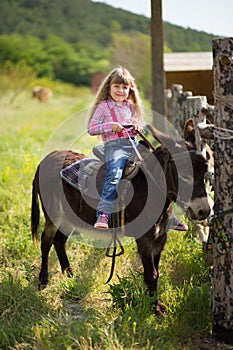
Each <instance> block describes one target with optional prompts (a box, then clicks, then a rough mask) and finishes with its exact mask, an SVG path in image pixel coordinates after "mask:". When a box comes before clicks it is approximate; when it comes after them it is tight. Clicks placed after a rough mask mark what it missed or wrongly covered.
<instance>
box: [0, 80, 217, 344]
mask: <svg viewBox="0 0 233 350" xmlns="http://www.w3.org/2000/svg"><path fill="white" fill-rule="evenodd" d="M34 83H35V84H34V85H43V82H42V83H41V82H38V81H37V82H34ZM46 83H47V85H48V84H50V85H49V86H50V87H51V88H52V89H53V91H54V96H53V98H52V99H51V101H50V102H49V103H47V104H46V105H41V104H40V103H39V102H38V101H36V100H32V99H31V97H30V89H29V88H28V90H25V91H22V93H21V94H20V95H19V96H18V97H17V98H16V99H15V101H14V103H13V104H9V103H8V102H9V100H10V98H11V96H12V94H13V91H12V90H11V89H10V87H9V88H8V89H6V91H5V92H4V93H2V94H1V106H0V115H1V117H0V118H1V125H0V137H1V138H0V156H1V163H0V186H1V202H0V250H1V251H0V253H1V254H0V261H1V272H0V349H11V350H12V349H36V350H39V349H48V350H51V349H56V350H59V349H67V350H71V349H83V350H91V349H96V350H97V349H98V350H99V349H113V350H114V349H115V350H120V349H145V350H151V349H159V350H179V349H186V350H188V349H190V350H193V349H194V348H195V349H198V348H199V341H200V337H201V336H207V337H208V335H209V333H210V329H211V319H210V305H209V304H210V281H209V274H210V270H209V267H208V266H207V265H206V264H205V261H204V258H203V253H202V249H201V245H200V244H199V243H198V242H197V241H196V240H195V239H194V238H192V235H191V233H190V232H188V234H185V235H184V234H183V233H181V232H175V231H171V232H170V233H169V237H168V242H167V245H166V248H165V250H164V251H163V254H162V259H161V265H160V274H161V276H160V279H159V288H158V296H159V299H160V300H161V301H163V302H164V303H165V304H166V306H167V312H166V313H165V316H164V317H163V318H159V317H156V316H155V315H154V314H153V312H152V300H151V298H150V297H149V296H148V293H147V291H146V288H145V285H144V283H143V275H142V267H141V263H140V260H139V257H138V256H137V251H136V246H135V243H134V241H132V240H128V241H126V242H125V250H126V251H125V254H124V255H123V256H121V257H119V258H117V263H116V269H115V274H114V278H113V280H112V282H111V283H110V285H106V284H105V282H106V279H107V277H108V275H109V272H110V259H109V258H106V257H105V251H104V249H103V248H102V249H100V248H98V249H97V248H94V247H92V246H91V245H86V244H84V243H83V242H81V243H80V242H79V241H78V239H76V238H75V237H74V238H72V239H71V240H70V242H69V243H68V254H69V258H70V261H71V264H72V266H73V267H74V272H75V274H74V277H72V278H67V277H66V276H63V275H62V274H61V272H60V267H59V264H58V261H57V258H56V255H55V253H54V250H53V249H52V251H51V254H50V265H49V273H50V285H49V287H48V288H47V289H45V290H43V291H38V288H37V285H38V273H39V268H40V249H39V247H34V246H33V245H32V241H31V236H30V204H31V183H32V179H33V176H34V173H35V170H36V167H37V164H38V163H39V161H40V160H41V158H42V157H43V155H44V153H45V152H46V151H47V150H48V149H49V148H51V147H53V145H56V141H57V142H58V141H59V143H58V145H60V144H61V145H67V144H68V145H71V146H72V147H74V148H75V149H76V150H81V151H85V152H87V153H88V152H89V151H90V148H91V145H92V142H93V141H92V140H93V139H90V138H88V137H86V136H82V137H80V138H79V139H78V141H76V140H75V136H76V135H82V133H83V131H84V122H83V118H84V115H85V112H84V111H86V110H87V109H88V108H89V106H90V103H91V102H92V99H93V96H92V95H91V92H90V91H89V89H87V88H74V87H71V86H67V85H64V84H60V83H54V82H49V81H46ZM6 86H7V85H6ZM71 116H76V117H75V119H74V121H73V120H72V118H70V117H71ZM70 120H71V123H70ZM69 123H70V124H69ZM73 126H75V127H74V128H72V127H73ZM62 127H65V131H66V132H65V133H64V134H62V135H60V134H59V132H60V130H61V128H62ZM73 139H74V140H75V142H74V141H73ZM60 142H61V143H60ZM194 344H195V347H194ZM200 348H201V347H200ZM210 348H211V347H210Z"/></svg>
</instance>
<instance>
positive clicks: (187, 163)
mask: <svg viewBox="0 0 233 350" xmlns="http://www.w3.org/2000/svg"><path fill="white" fill-rule="evenodd" d="M148 128H149V130H150V132H151V133H152V135H153V136H154V137H155V138H156V139H157V140H159V142H160V143H161V145H160V146H159V147H157V148H156V150H154V151H153V152H147V156H146V157H145V158H144V160H143V162H142V165H141V166H140V168H139V170H138V172H137V173H136V175H135V176H134V177H133V178H132V179H131V180H130V181H124V182H125V183H126V184H125V185H124V186H122V193H123V196H122V195H121V194H120V195H118V197H119V202H120V198H122V197H123V198H124V201H123V202H124V203H122V202H120V204H119V203H118V205H122V206H123V207H124V222H123V223H122V222H121V224H119V226H118V228H117V231H118V234H122V232H123V234H124V235H126V236H132V237H135V239H136V242H137V246H138V251H139V254H140V257H141V261H142V264H143V267H144V280H145V283H146V285H147V287H148V289H149V291H150V294H151V295H153V294H154V292H156V289H157V280H158V276H159V273H158V265H159V260H160V255H161V252H162V249H163V247H164V245H165V242H166V237H167V231H168V230H169V224H170V223H171V219H172V211H171V203H172V202H173V201H174V202H177V203H178V205H180V206H181V207H182V208H183V209H184V210H185V211H186V213H187V215H188V216H189V218H190V219H193V220H204V219H205V218H206V217H207V216H208V215H209V212H210V207H209V204H208V200H207V194H206V190H205V183H204V175H205V173H206V171H207V163H206V160H205V159H204V157H203V156H202V155H201V154H198V153H197V152H196V151H195V145H193V144H191V143H188V142H186V141H184V140H181V139H180V140H179V141H177V140H175V139H174V138H172V137H170V136H168V135H165V134H163V133H161V132H159V131H158V130H157V129H156V128H155V127H153V126H151V125H148ZM186 137H188V135H187V133H186ZM83 158H85V156H84V155H83V154H80V153H76V152H74V151H70V150H69V151H67V150H65V151H54V152H52V153H50V154H48V155H47V156H46V157H45V158H44V159H43V160H42V161H41V163H40V164H39V166H38V168H37V171H36V174H35V177H34V180H33V189H32V211H31V223H32V236H33V239H34V240H35V239H36V237H37V231H38V226H39V201H38V196H39V197H40V201H41V203H42V208H43V212H44V216H45V226H44V231H43V233H42V237H41V251H42V265H41V271H40V274H39V279H40V286H41V287H45V286H46V285H47V283H48V254H49V251H50V248H51V246H52V245H54V247H55V249H56V252H57V255H58V259H59V262H60V264H61V269H62V271H63V272H64V271H66V272H67V273H68V275H71V274H72V269H71V267H70V264H69V260H68V258H67V254H66V251H65V244H66V241H67V239H68V237H69V235H70V234H71V232H72V231H73V230H77V231H79V232H85V231H86V232H87V233H88V234H90V232H91V231H93V225H94V223H95V220H96V216H95V215H96V205H97V203H98V199H94V198H88V197H87V196H85V195H82V194H81V192H80V191H78V190H77V189H75V188H73V187H72V186H71V185H69V184H68V183H67V182H66V181H64V180H63V179H62V178H61V176H60V171H61V169H62V168H65V167H67V166H68V165H70V164H72V163H74V162H76V161H77V160H79V159H83ZM125 186H126V187H125ZM127 186H128V187H127ZM119 191H120V190H119ZM119 191H118V194H119ZM118 223H119V222H118ZM111 232H112V229H111V228H110V230H109V231H104V232H103V233H102V232H99V231H98V230H95V232H94V233H93V232H92V237H93V235H96V236H97V237H98V238H100V236H102V237H107V235H109V237H110V236H111Z"/></svg>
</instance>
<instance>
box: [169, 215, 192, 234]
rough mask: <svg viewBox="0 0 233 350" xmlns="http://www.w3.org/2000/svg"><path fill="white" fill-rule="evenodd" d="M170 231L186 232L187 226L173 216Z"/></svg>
mask: <svg viewBox="0 0 233 350" xmlns="http://www.w3.org/2000/svg"><path fill="white" fill-rule="evenodd" d="M171 229H172V230H176V231H188V225H186V224H183V223H182V222H180V221H179V220H178V219H177V217H176V216H174V217H173V220H172V226H171Z"/></svg>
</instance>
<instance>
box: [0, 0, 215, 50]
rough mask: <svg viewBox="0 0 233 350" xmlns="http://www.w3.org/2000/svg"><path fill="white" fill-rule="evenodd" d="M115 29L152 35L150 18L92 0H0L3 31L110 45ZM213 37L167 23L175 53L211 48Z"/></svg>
mask: <svg viewBox="0 0 233 350" xmlns="http://www.w3.org/2000/svg"><path fill="white" fill-rule="evenodd" d="M115 32H124V33H132V32H140V33H141V34H146V35H150V20H149V19H148V18H146V17H144V16H141V15H136V14H133V13H130V12H128V11H124V10H121V9H116V8H113V7H111V6H109V5H105V4H102V3H93V2H92V1H91V0H66V1H65V2H64V1H61V0H53V1H51V2H48V1H47V0H20V1H19V0H1V12H0V34H12V33H18V34H23V35H32V36H38V37H39V38H41V39H45V38H46V37H47V36H48V35H51V34H53V35H56V36H59V37H61V38H62V39H63V40H65V41H67V42H69V43H72V44H76V43H79V44H80V43H83V42H85V43H88V44H94V45H97V46H99V47H107V46H109V45H110V43H111V41H112V34H113V33H115ZM213 37H214V36H213V35H211V34H207V33H205V32H199V31H197V30H192V29H184V28H182V27H179V26H175V25H172V24H171V23H166V22H165V23H164V40H165V47H167V48H169V49H170V50H171V51H174V52H176V51H178V52H179V51H211V41H212V39H213Z"/></svg>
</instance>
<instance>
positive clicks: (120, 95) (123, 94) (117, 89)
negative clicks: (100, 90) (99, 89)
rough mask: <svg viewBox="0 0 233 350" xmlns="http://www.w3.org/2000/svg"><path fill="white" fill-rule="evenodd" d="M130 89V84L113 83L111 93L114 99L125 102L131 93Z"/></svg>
mask: <svg viewBox="0 0 233 350" xmlns="http://www.w3.org/2000/svg"><path fill="white" fill-rule="evenodd" d="M129 89H130V88H129V85H125V84H115V83H113V84H112V85H111V86H110V95H111V97H112V99H113V100H114V101H116V102H123V101H125V100H126V99H127V97H128V95H129Z"/></svg>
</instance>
